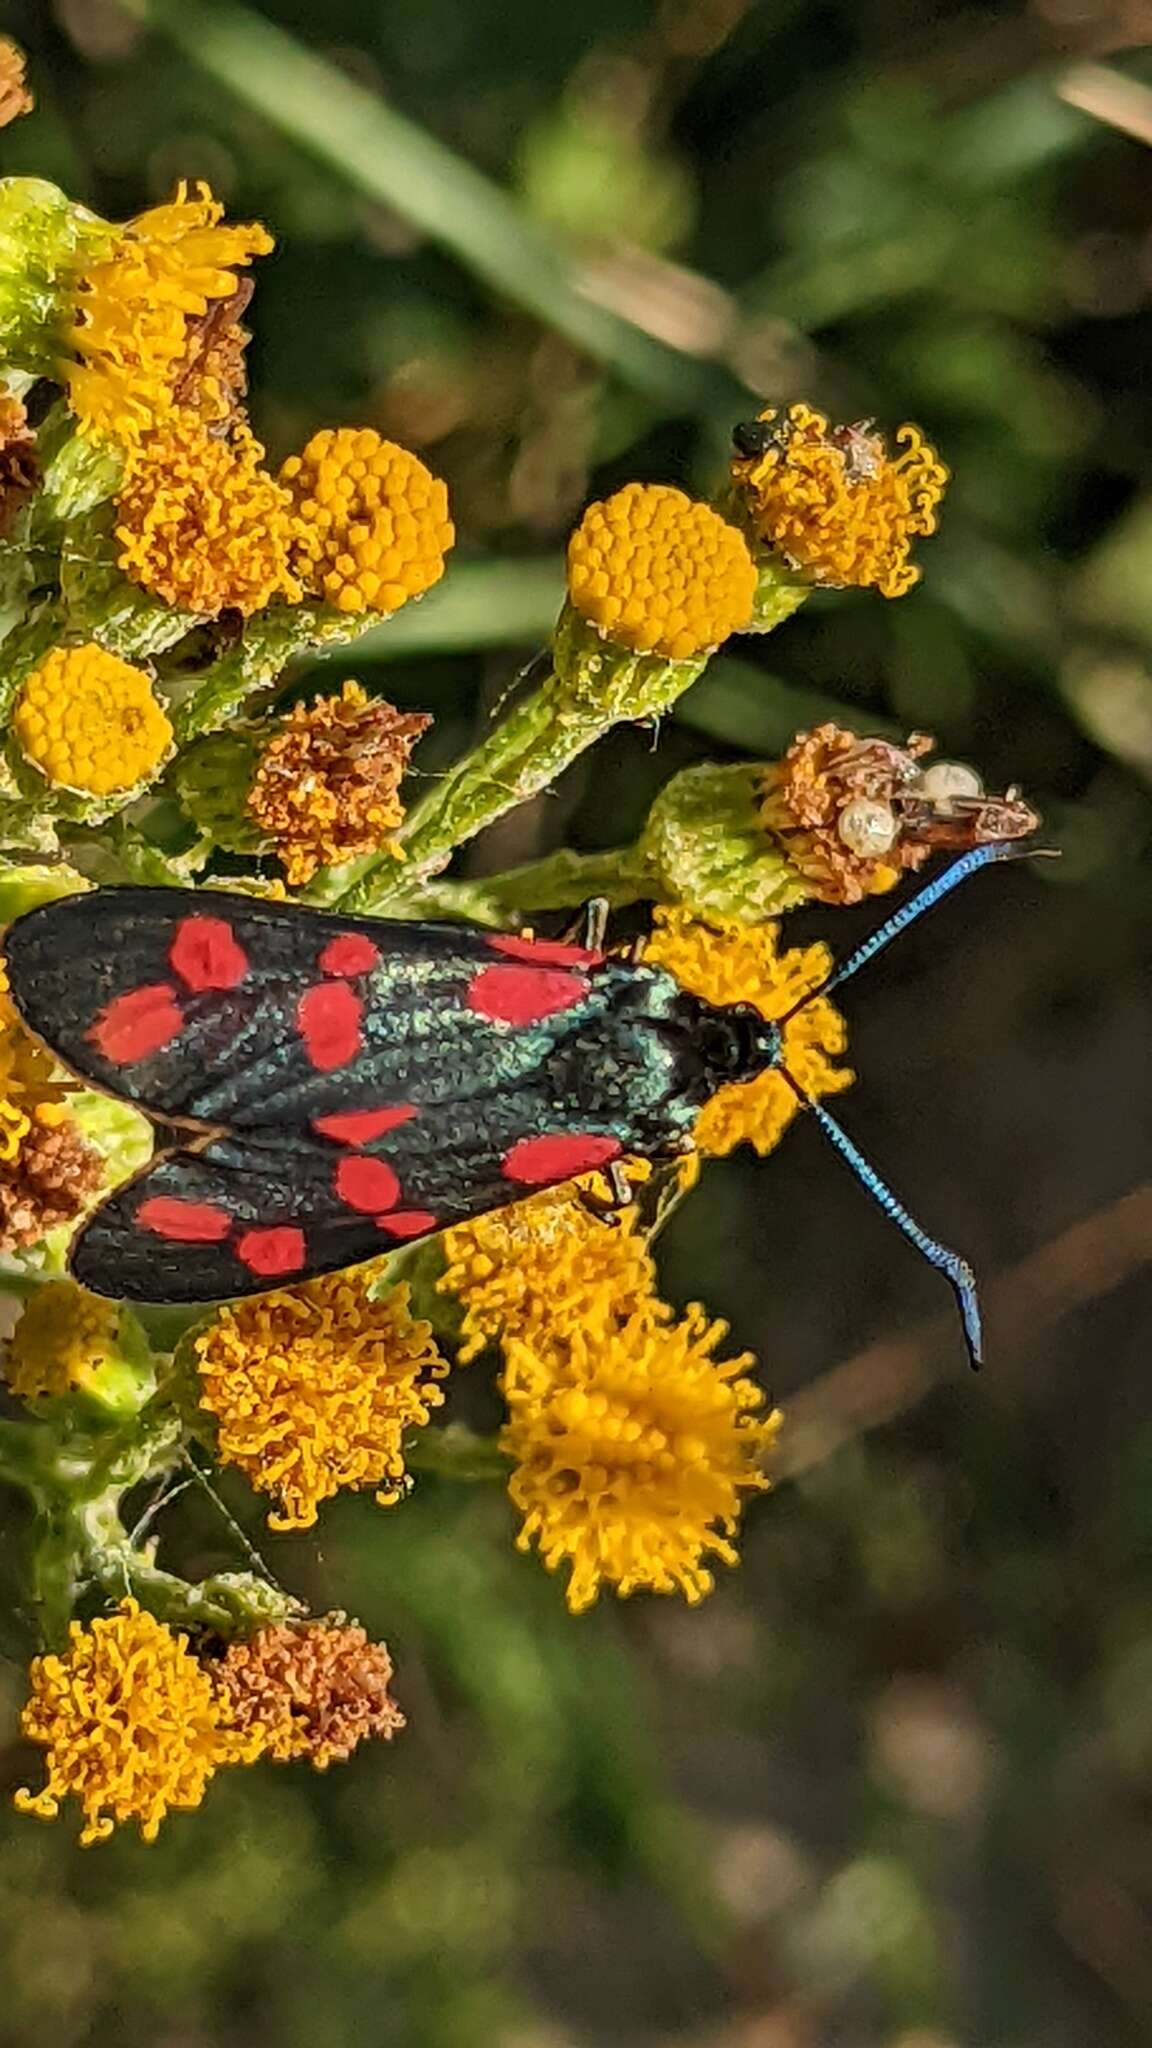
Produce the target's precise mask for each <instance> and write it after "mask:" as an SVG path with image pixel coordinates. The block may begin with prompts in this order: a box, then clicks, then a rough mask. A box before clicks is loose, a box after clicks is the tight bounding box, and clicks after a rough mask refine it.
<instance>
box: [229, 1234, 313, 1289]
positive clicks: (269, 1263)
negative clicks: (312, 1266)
mask: <svg viewBox="0 0 1152 2048" xmlns="http://www.w3.org/2000/svg"><path fill="white" fill-rule="evenodd" d="M304 1254H305V1245H304V1232H303V1231H302V1230H297V1228H296V1226H295V1224H292V1223H281V1224H277V1225H274V1226H273V1227H272V1228H271V1229H268V1230H246V1231H245V1232H244V1235H243V1237H242V1238H241V1239H240V1241H239V1243H238V1244H237V1246H236V1256H237V1258H238V1259H241V1260H242V1261H243V1263H244V1264H245V1265H246V1266H247V1268H248V1270H249V1272H250V1273H259V1274H260V1275H261V1276H262V1277H263V1278H266V1279H269V1280H271V1279H274V1278H275V1277H276V1275H277V1274H279V1273H298V1272H299V1271H300V1268H301V1266H302V1265H303V1264H304Z"/></svg>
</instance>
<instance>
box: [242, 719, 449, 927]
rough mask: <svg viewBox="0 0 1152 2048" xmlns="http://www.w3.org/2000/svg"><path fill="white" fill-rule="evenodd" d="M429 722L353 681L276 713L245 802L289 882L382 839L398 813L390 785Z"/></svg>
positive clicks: (296, 884) (300, 881)
mask: <svg viewBox="0 0 1152 2048" xmlns="http://www.w3.org/2000/svg"><path fill="white" fill-rule="evenodd" d="M431 723H432V721H431V719H430V718H428V717H427V716H426V714H425V713H424V712H419V711H410V712H400V711H397V710H396V708H395V706H394V705H392V704H388V703H386V702H385V701H384V699H383V698H381V697H375V698H374V697H369V695H368V692H367V691H366V690H363V689H361V687H360V684H359V683H345V685H344V688H343V690H342V692H341V694H340V695H339V696H338V697H318V698H317V699H316V701H315V703H312V704H297V705H295V706H294V707H293V709H292V710H291V711H290V712H289V714H288V716H287V718H286V719H284V720H282V721H281V723H280V724H279V726H278V728H277V729H276V730H274V731H273V734H272V737H271V738H270V739H269V740H268V742H267V744H266V745H265V746H264V747H263V748H262V749H261V752H260V758H259V761H258V763H257V767H256V773H255V775H254V776H253V778H252V785H251V788H250V789H249V792H248V810H249V813H250V814H251V816H252V817H253V818H254V819H255V821H256V823H257V825H259V827H260V830H261V831H262V832H263V833H264V834H265V835H266V836H267V837H268V838H269V839H270V840H271V841H272V844H273V846H274V847H275V849H276V852H277V853H278V855H279V857H280V859H281V860H282V861H283V863H284V869H285V872H286V874H287V876H288V880H289V883H290V884H291V886H292V888H294V889H298V888H301V887H302V886H303V885H304V883H306V882H310V881H311V879H312V877H313V875H314V874H315V873H316V870H317V868H320V867H328V866H330V865H331V864H332V863H333V862H334V861H345V860H352V859H354V858H355V857H356V856H357V855H358V854H362V853H373V852H375V851H376V849H377V848H379V847H384V846H386V845H388V842H389V835H390V834H391V833H392V832H394V831H395V829H396V827H397V826H398V825H399V824H400V823H401V822H402V820H403V817H404V808H403V805H402V804H401V802H400V799H399V796H398V795H397V790H398V788H399V785H400V781H401V778H402V776H403V774H404V771H405V769H406V768H407V766H408V757H409V755H410V754H411V752H412V749H413V747H414V746H415V744H416V741H417V740H418V739H419V737H420V735H421V733H422V732H423V731H424V730H425V728H426V727H427V726H429V725H430V724H431ZM393 851H395V852H397V853H398V852H399V848H398V847H397V848H394V849H393Z"/></svg>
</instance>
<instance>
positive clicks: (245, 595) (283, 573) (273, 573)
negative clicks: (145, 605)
mask: <svg viewBox="0 0 1152 2048" xmlns="http://www.w3.org/2000/svg"><path fill="white" fill-rule="evenodd" d="M263 459H264V450H263V448H262V447H261V445H260V443H259V441H257V440H256V439H255V437H254V436H253V435H252V433H251V432H250V431H249V429H248V428H247V427H246V426H244V425H243V424H240V425H237V426H236V427H235V428H234V429H233V431H232V433H231V434H230V435H229V436H228V437H227V438H221V437H220V436H219V435H216V434H213V433H212V432H211V431H210V430H209V429H208V428H207V427H205V426H203V425H202V424H201V422H200V421H199V420H198V419H197V418H196V415H195V414H194V413H192V412H187V411H180V412H177V413H174V414H171V415H169V418H168V420H167V422H166V423H165V424H164V425H162V426H159V427H156V428H154V429H153V430H152V431H151V432H150V433H147V434H145V435H143V436H142V437H141V439H140V441H139V443H138V445H137V447H136V448H135V449H134V451H133V453H132V456H131V458H130V460H129V462H128V465H127V470H126V473H125V478H124V482H123V484H122V486H121V489H120V495H119V499H118V501H117V525H116V539H117V541H118V543H119V547H120V553H119V557H118V560H119V565H120V567H121V569H122V570H123V571H124V574H125V575H126V576H130V577H131V578H132V580H133V582H135V583H138V584H140V585H141V587H142V588H143V589H145V590H147V591H150V592H151V594H152V596H153V597H159V598H162V599H163V600H164V602H165V604H170V605H175V606H176V607H177V608H178V609H179V610H181V611H186V612H196V613H200V614H201V615H202V616H204V617H206V618H214V617H215V616H216V614H217V613H218V612H221V611H224V610H225V609H226V608H227V609H229V610H233V611H238V612H240V613H242V614H243V616H244V617H245V618H247V617H248V616H249V615H250V614H251V613H252V612H255V611H259V610H261V608H262V607H263V606H264V605H266V604H268V603H269V602H270V601H271V600H272V599H273V598H274V597H281V598H284V599H285V600H286V601H287V602H288V603H291V604H294V603H296V602H297V601H298V599H299V597H300V594H301V592H300V585H299V584H298V583H297V581H296V579H295V577H294V576H293V575H292V574H291V571H290V569H289V566H288V559H289V553H290V549H291V544H292V539H293V534H294V531H295V525H294V521H293V516H292V506H291V501H290V499H289V497H288V493H287V492H286V491H285V490H283V489H282V488H281V486H280V485H279V484H278V483H277V482H276V480H275V478H274V477H271V476H269V475H268V473H267V471H266V470H265V469H264V468H263V467H262V463H263Z"/></svg>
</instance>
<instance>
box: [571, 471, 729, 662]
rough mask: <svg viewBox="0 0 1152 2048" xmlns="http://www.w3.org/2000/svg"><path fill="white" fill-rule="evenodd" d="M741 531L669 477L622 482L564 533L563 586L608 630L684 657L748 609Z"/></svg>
mask: <svg viewBox="0 0 1152 2048" xmlns="http://www.w3.org/2000/svg"><path fill="white" fill-rule="evenodd" d="M755 594H756V570H755V567H754V565H753V562H752V557H751V555H750V554H749V552H748V547H747V544H746V543H745V540H744V537H743V535H742V534H740V533H738V532H737V531H736V528H735V527H733V526H729V525H728V523H727V521H726V520H724V519H721V517H720V515H719V513H718V512H714V511H713V510H712V508H711V506H710V505H703V504H700V503H698V502H697V501H696V500H694V499H692V498H688V497H686V496H685V494H684V492H683V491H678V490H675V489H673V488H672V486H671V485H668V484H625V486H624V488H623V490H620V491H616V492H615V493H614V494H613V496H612V497H610V498H606V499H605V500H604V501H603V503H600V504H595V505H589V507H588V510H587V511H586V512H585V514H584V517H583V519H582V520H581V521H580V524H579V526H578V527H577V528H576V531H575V532H574V533H573V535H572V538H571V540H570V541H569V543H568V595H569V597H570V599H571V601H572V605H573V607H574V609H575V610H576V611H577V612H579V613H580V616H581V617H582V618H584V619H587V620H588V621H589V623H590V624H591V625H593V626H595V627H596V629H597V631H598V632H600V633H601V634H602V635H603V637H604V638H605V639H606V640H611V641H614V642H615V643H616V644H617V645H618V646H620V647H627V648H631V649H633V650H634V651H636V652H638V653H643V654H648V653H651V654H661V655H664V656H666V657H667V658H668V659H669V660H672V661H687V660H690V659H691V658H692V657H693V656H694V655H698V654H706V653H709V652H710V651H711V650H712V649H713V648H716V647H719V646H720V644H721V642H722V641H724V640H727V638H728V636H729V634H730V633H738V632H740V630H741V629H742V627H744V626H746V625H747V624H748V621H749V619H750V618H751V616H752V604H753V599H754V597H755Z"/></svg>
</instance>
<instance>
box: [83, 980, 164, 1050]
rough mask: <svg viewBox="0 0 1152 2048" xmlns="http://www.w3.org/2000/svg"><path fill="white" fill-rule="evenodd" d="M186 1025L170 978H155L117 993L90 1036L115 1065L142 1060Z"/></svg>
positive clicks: (93, 1027)
mask: <svg viewBox="0 0 1152 2048" xmlns="http://www.w3.org/2000/svg"><path fill="white" fill-rule="evenodd" d="M183 1028H184V1015H183V1012H182V1010H181V1008H180V1005H179V1003H178V1002H177V1001H176V991H175V989H174V988H173V986H172V984H171V982H169V981H152V982H148V983H146V985H145V986H144V987H143V988H134V989H130V990H129V991H128V994H127V995H123V996H117V997H116V998H115V1000H114V1001H113V1002H111V1003H109V1005H108V1007H107V1009H106V1010H103V1011H101V1013H100V1015H99V1016H98V1017H97V1019H96V1022H95V1023H94V1024H93V1026H92V1029H91V1030H90V1031H89V1033H88V1036H89V1038H90V1039H91V1041H92V1043H93V1045H94V1046H95V1047H96V1050H97V1052H100V1053H103V1055H104V1058H105V1059H106V1060H111V1061H112V1062H113V1064H114V1065H115V1066H118V1067H122V1066H127V1065H128V1064H129V1063H130V1062H131V1061H132V1060H142V1059H144V1058H146V1057H147V1055H148V1054H149V1053H150V1052H159V1050H160V1047H161V1046H162V1045H167V1044H168V1042H169V1040H170V1039H173V1038H175V1037H176V1035H177V1033H178V1032H179V1031H182V1030H183Z"/></svg>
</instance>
